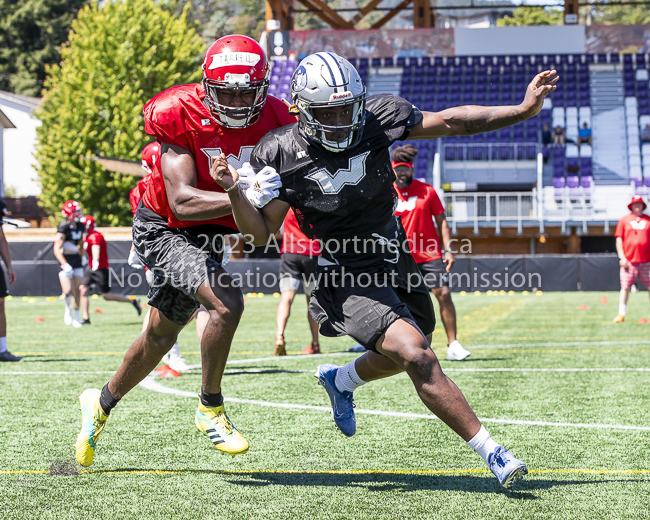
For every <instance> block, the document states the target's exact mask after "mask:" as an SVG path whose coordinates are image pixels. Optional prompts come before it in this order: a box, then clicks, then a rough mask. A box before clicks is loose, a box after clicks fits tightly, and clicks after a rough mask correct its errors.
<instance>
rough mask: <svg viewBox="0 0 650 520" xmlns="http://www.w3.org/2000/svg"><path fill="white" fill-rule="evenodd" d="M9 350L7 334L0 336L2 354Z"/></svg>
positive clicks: (0, 351)
mask: <svg viewBox="0 0 650 520" xmlns="http://www.w3.org/2000/svg"><path fill="white" fill-rule="evenodd" d="M3 352H7V336H4V337H2V338H0V354H2V353H3Z"/></svg>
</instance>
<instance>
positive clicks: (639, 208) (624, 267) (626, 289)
mask: <svg viewBox="0 0 650 520" xmlns="http://www.w3.org/2000/svg"><path fill="white" fill-rule="evenodd" d="M627 207H628V208H630V211H631V213H630V214H629V215H625V216H624V217H623V218H622V219H621V220H619V221H618V224H617V225H616V234H615V236H616V251H617V252H618V258H619V264H620V265H621V295H620V298H619V304H618V314H617V315H616V317H615V318H614V323H622V322H624V321H625V313H626V311H627V299H628V297H629V296H630V288H631V287H632V285H634V283H636V280H637V278H639V277H640V278H641V281H642V282H643V283H644V284H645V286H646V287H648V288H649V289H650V217H649V216H648V215H645V214H644V213H643V212H644V211H645V209H646V207H647V206H646V203H645V202H643V199H642V198H641V197H639V196H634V197H632V202H630V204H629V205H628V206H627Z"/></svg>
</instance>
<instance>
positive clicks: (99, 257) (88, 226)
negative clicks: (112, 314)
mask: <svg viewBox="0 0 650 520" xmlns="http://www.w3.org/2000/svg"><path fill="white" fill-rule="evenodd" d="M79 222H81V224H83V226H84V229H85V231H84V251H85V252H86V254H87V255H88V265H87V266H86V272H85V273H84V278H83V280H82V282H81V286H80V287H79V290H80V292H81V313H82V317H83V322H82V324H84V325H90V316H89V315H88V308H89V301H88V291H89V290H91V289H93V288H94V287H97V288H98V289H99V291H100V292H101V295H102V298H104V299H105V300H106V301H113V302H122V303H128V304H130V305H133V306H134V307H135V310H136V311H137V313H138V316H140V314H142V309H140V300H139V299H137V298H136V299H135V300H129V299H128V298H127V297H126V296H122V295H121V294H111V283H110V276H109V272H108V248H107V247H106V239H104V235H102V234H101V233H100V232H99V231H97V229H95V219H94V218H93V217H92V216H90V215H84V216H83V217H81V220H80V221H79Z"/></svg>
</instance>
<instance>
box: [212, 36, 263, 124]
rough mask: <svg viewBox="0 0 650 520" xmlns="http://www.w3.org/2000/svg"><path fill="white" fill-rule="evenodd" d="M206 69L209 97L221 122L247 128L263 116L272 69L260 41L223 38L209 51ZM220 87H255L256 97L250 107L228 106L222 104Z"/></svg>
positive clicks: (242, 88) (248, 89) (232, 37)
mask: <svg viewBox="0 0 650 520" xmlns="http://www.w3.org/2000/svg"><path fill="white" fill-rule="evenodd" d="M202 68H203V88H204V89H205V100H206V103H207V104H208V107H209V108H210V111H211V112H212V115H213V116H214V118H215V119H216V121H217V122H218V123H219V124H221V125H223V126H225V127H227V128H244V127H247V126H250V125H252V124H253V123H255V122H256V121H257V120H258V119H259V117H260V113H261V112H262V107H263V106H264V103H265V102H266V93H267V92H268V90H269V75H270V70H271V69H270V67H269V62H268V60H267V59H266V54H265V53H264V50H263V49H262V47H260V45H259V43H257V42H256V41H255V40H253V39H252V38H249V37H248V36H241V35H239V34H233V35H231V36H224V37H223V38H219V39H218V40H217V41H216V42H214V43H213V44H212V45H210V48H209V49H208V51H207V52H206V53H205V58H203V67H202ZM220 90H242V91H250V90H253V91H255V100H254V102H253V105H252V106H250V107H244V108H241V107H230V106H226V105H224V104H222V103H219V97H218V94H219V91H220Z"/></svg>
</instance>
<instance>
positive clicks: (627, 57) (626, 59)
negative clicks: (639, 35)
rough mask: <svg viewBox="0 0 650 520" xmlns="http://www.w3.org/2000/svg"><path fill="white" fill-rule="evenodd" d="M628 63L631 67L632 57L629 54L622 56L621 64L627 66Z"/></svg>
mask: <svg viewBox="0 0 650 520" xmlns="http://www.w3.org/2000/svg"><path fill="white" fill-rule="evenodd" d="M628 63H629V64H630V65H632V55H631V54H624V55H623V64H624V65H627V64H628Z"/></svg>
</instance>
